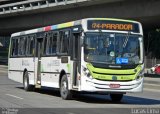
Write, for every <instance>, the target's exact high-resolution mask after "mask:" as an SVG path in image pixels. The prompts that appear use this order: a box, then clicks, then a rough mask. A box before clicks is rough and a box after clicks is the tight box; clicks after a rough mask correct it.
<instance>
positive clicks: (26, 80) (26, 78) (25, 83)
mask: <svg viewBox="0 0 160 114" xmlns="http://www.w3.org/2000/svg"><path fill="white" fill-rule="evenodd" d="M23 87H24V90H26V91H31V90H33V88H34V87H33V85H30V84H29V76H28V72H27V71H26V72H25V73H24V76H23Z"/></svg>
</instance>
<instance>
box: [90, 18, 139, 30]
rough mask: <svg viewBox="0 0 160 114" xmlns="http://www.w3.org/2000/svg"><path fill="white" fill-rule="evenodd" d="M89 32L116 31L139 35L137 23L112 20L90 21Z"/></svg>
mask: <svg viewBox="0 0 160 114" xmlns="http://www.w3.org/2000/svg"><path fill="white" fill-rule="evenodd" d="M87 27H88V30H97V29H98V30H116V31H130V32H136V33H139V25H138V24H137V23H131V22H122V21H111V20H88V26H87Z"/></svg>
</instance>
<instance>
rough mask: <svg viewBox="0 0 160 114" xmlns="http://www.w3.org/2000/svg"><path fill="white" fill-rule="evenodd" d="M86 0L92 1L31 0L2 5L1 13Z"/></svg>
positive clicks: (77, 0) (80, 0)
mask: <svg viewBox="0 0 160 114" xmlns="http://www.w3.org/2000/svg"><path fill="white" fill-rule="evenodd" d="M85 1H91V0H29V1H23V2H17V3H11V4H6V5H1V6H0V15H2V14H9V13H14V12H22V11H29V10H35V9H40V8H47V7H54V6H59V5H67V4H73V3H80V2H85Z"/></svg>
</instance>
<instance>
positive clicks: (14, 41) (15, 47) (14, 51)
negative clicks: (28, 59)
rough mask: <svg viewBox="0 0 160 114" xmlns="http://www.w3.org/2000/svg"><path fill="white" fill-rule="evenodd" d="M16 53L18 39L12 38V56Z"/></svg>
mask: <svg viewBox="0 0 160 114" xmlns="http://www.w3.org/2000/svg"><path fill="white" fill-rule="evenodd" d="M17 55H18V39H17V38H16V39H12V54H11V56H12V57H15V56H17Z"/></svg>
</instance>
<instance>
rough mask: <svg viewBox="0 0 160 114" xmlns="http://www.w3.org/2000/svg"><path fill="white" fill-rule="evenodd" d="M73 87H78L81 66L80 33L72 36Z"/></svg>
mask: <svg viewBox="0 0 160 114" xmlns="http://www.w3.org/2000/svg"><path fill="white" fill-rule="evenodd" d="M72 49H73V53H72V56H73V82H72V83H73V87H74V86H78V85H79V84H78V76H79V75H80V68H81V67H80V66H81V48H80V33H74V34H73V48H72Z"/></svg>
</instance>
